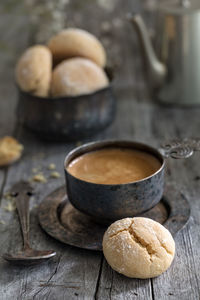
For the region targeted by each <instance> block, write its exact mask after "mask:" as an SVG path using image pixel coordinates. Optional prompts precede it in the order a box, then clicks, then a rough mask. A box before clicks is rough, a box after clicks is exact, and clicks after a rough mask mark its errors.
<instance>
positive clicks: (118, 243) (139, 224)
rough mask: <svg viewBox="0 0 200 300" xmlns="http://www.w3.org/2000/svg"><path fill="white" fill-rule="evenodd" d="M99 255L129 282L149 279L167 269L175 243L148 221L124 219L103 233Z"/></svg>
mask: <svg viewBox="0 0 200 300" xmlns="http://www.w3.org/2000/svg"><path fill="white" fill-rule="evenodd" d="M103 253H104V255H105V258H106V260H107V262H108V263H109V265H110V266H111V267H112V268H113V269H114V270H115V271H117V272H119V273H122V274H124V275H125V276H128V277H132V278H152V277H156V276H158V275H160V274H162V273H163V272H164V271H165V270H167V269H168V268H169V266H170V265H171V263H172V260H173V258H174V253H175V243H174V240H173V237H172V236H171V234H170V232H169V231H168V230H167V229H166V228H165V227H164V226H162V225H161V224H159V223H158V222H155V221H153V220H151V219H148V218H142V217H138V218H125V219H122V220H119V221H116V222H114V223H113V224H112V225H111V226H110V227H109V228H108V229H107V231H106V232H105V234H104V238H103Z"/></svg>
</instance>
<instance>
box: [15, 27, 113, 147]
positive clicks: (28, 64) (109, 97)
mask: <svg viewBox="0 0 200 300" xmlns="http://www.w3.org/2000/svg"><path fill="white" fill-rule="evenodd" d="M15 78H16V83H17V87H18V92H19V100H18V107H17V116H18V120H19V122H21V123H22V124H23V125H25V126H26V127H27V128H29V129H31V130H32V131H34V132H35V133H36V134H37V135H38V136H40V137H42V138H44V139H48V140H61V141H62V140H63V141H66V140H79V139H81V138H85V137H89V136H92V135H94V134H95V133H97V132H99V131H101V130H103V129H105V128H106V127H107V126H109V125H110V124H111V122H112V121H113V119H114V115H115V107H116V104H115V99H114V97H113V92H112V75H111V73H110V72H108V69H106V52H105V49H104V47H103V46H102V44H101V42H100V41H99V40H98V39H97V38H96V37H95V36H94V35H92V34H91V33H89V32H87V31H85V30H82V29H78V28H68V29H64V30H62V31H61V32H59V33H58V34H56V35H55V36H53V37H52V38H51V39H50V40H49V41H48V42H47V44H46V45H34V46H32V47H30V48H28V49H26V50H25V52H24V53H23V54H22V56H21V57H20V58H19V60H18V62H17V64H16V69H15Z"/></svg>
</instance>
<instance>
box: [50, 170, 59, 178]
mask: <svg viewBox="0 0 200 300" xmlns="http://www.w3.org/2000/svg"><path fill="white" fill-rule="evenodd" d="M50 177H51V178H60V173H58V172H57V171H54V172H51V174H50Z"/></svg>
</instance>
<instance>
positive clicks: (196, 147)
mask: <svg viewBox="0 0 200 300" xmlns="http://www.w3.org/2000/svg"><path fill="white" fill-rule="evenodd" d="M159 151H160V153H161V154H162V155H163V156H164V157H165V158H168V157H171V158H175V159H180V158H188V157H190V156H192V155H193V153H194V152H195V151H200V138H194V139H193V138H191V139H190V138H185V139H176V140H171V141H169V142H165V143H164V144H163V145H161V147H160V148H159Z"/></svg>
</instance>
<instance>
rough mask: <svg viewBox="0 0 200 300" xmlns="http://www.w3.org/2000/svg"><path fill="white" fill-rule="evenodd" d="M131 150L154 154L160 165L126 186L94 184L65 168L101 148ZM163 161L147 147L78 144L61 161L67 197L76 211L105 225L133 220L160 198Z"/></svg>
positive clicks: (118, 143)
mask: <svg viewBox="0 0 200 300" xmlns="http://www.w3.org/2000/svg"><path fill="white" fill-rule="evenodd" d="M109 147H120V148H132V149H137V150H141V151H145V152H148V153H150V154H152V155H154V156H155V157H156V158H157V159H158V160H159V161H160V163H161V167H160V169H159V170H158V171H157V172H155V173H154V174H152V175H151V176H149V177H147V178H145V179H142V180H139V181H136V182H130V183H126V184H112V185H111V184H108V185H105V184H95V183H90V182H86V181H83V180H80V179H78V178H76V177H74V176H72V175H71V174H70V173H69V172H68V171H67V169H66V166H68V165H69V163H70V162H71V161H72V160H73V159H75V158H76V157H78V156H80V155H82V154H85V153H88V152H91V151H95V150H99V149H102V148H104V149H105V148H109ZM164 166H165V160H164V157H163V156H162V155H161V153H160V152H159V151H158V150H157V149H155V148H152V147H150V146H148V145H145V144H142V143H137V142H132V141H100V142H92V143H88V144H85V145H82V146H80V147H78V148H76V149H74V150H72V151H71V152H70V153H69V154H68V155H67V157H66V159H65V162H64V168H65V177H66V187H67V194H68V197H69V200H70V202H71V203H72V205H73V206H74V207H76V208H77V209H78V210H80V211H82V212H84V213H85V214H87V215H90V216H92V217H93V218H94V219H95V220H97V221H99V222H102V223H108V222H110V221H115V220H118V219H122V218H125V217H133V216H136V215H138V214H141V213H143V212H145V211H147V210H149V209H150V208H152V207H153V206H155V205H156V204H157V203H158V202H159V201H160V199H161V198H162V195H163V187H164Z"/></svg>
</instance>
